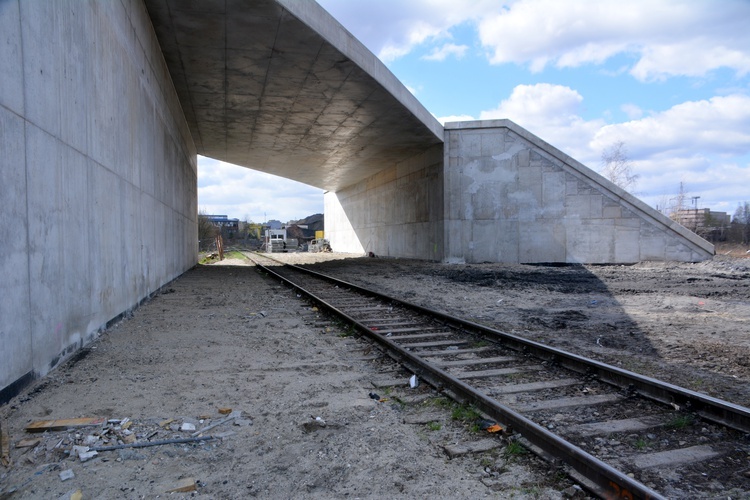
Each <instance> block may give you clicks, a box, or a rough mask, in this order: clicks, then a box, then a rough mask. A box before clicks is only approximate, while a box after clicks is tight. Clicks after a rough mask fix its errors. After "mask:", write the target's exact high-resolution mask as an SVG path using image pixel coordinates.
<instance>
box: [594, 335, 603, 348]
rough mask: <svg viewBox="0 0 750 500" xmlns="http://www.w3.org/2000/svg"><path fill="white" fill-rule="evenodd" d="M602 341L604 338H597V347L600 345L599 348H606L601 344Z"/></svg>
mask: <svg viewBox="0 0 750 500" xmlns="http://www.w3.org/2000/svg"><path fill="white" fill-rule="evenodd" d="M601 340H602V338H601V337H597V338H596V345H598V346H599V347H604V346H603V345H602V343H601Z"/></svg>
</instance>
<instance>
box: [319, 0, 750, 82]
mask: <svg viewBox="0 0 750 500" xmlns="http://www.w3.org/2000/svg"><path fill="white" fill-rule="evenodd" d="M320 3H321V5H322V6H323V7H324V8H326V9H328V10H329V11H330V12H332V14H333V15H334V16H335V17H336V18H337V19H338V20H339V22H341V23H342V24H344V25H345V26H346V27H347V28H348V29H349V30H350V31H352V32H353V33H354V35H355V36H356V37H357V38H359V39H360V40H361V41H362V42H363V43H364V44H365V45H366V46H367V47H368V48H369V49H370V50H372V51H373V52H374V53H375V54H376V55H378V56H379V57H380V58H381V59H383V60H384V61H386V62H389V61H393V60H395V59H397V58H399V57H403V56H405V55H406V54H409V53H410V52H412V51H413V50H414V49H415V48H416V47H418V46H420V45H423V44H429V43H435V42H439V41H440V40H445V39H450V38H451V30H452V29H453V28H455V27H457V26H459V25H461V24H463V23H467V22H470V23H474V24H475V25H476V27H477V32H478V36H479V39H480V40H481V43H482V45H483V46H484V47H485V48H486V49H487V51H488V58H489V60H490V62H492V63H494V64H503V63H516V64H524V65H526V64H528V65H529V67H530V69H531V70H532V71H535V72H537V71H541V70H543V69H544V68H545V67H546V66H547V65H550V64H553V65H555V66H557V67H560V68H566V67H578V66H581V65H584V64H602V63H604V62H605V61H607V60H608V59H610V58H612V57H613V56H615V55H619V54H622V55H625V56H627V57H629V58H632V59H633V62H632V64H631V65H630V67H629V71H630V73H631V74H632V76H633V77H635V78H636V79H638V80H640V81H652V80H663V79H665V78H668V77H672V76H680V75H683V76H693V77H700V76H704V75H706V74H707V73H709V72H710V71H712V70H716V69H718V68H730V69H731V70H733V71H734V72H735V73H736V74H737V75H738V76H742V75H746V74H748V73H750V53H749V52H748V47H750V30H748V29H747V27H746V24H747V20H748V19H750V2H747V1H746V0H726V1H724V2H722V3H721V4H720V6H717V4H716V3H714V2H708V1H698V2H696V1H694V0H660V1H658V2H654V1H652V0H631V1H629V2H622V1H621V0H597V1H596V2H581V1H580V0H518V1H500V2H498V1H494V0H482V1H473V2H468V3H467V2H456V1H454V0H410V1H409V2H401V1H398V0H379V1H372V2H362V1H358V2H352V1H351V0H320ZM446 47H447V45H446ZM432 50H433V52H432V53H431V55H430V56H427V58H429V57H445V55H442V53H441V51H440V48H439V47H435V48H433V49H432ZM446 55H447V54H446Z"/></svg>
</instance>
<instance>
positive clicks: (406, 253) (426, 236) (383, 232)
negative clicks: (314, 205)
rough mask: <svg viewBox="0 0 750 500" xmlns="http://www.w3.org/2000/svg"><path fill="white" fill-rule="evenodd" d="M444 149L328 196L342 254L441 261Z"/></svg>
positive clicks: (328, 215)
mask: <svg viewBox="0 0 750 500" xmlns="http://www.w3.org/2000/svg"><path fill="white" fill-rule="evenodd" d="M442 170H443V147H442V145H439V146H434V147H432V148H431V149H429V150H428V151H427V152H425V153H422V154H418V155H416V156H413V157H412V158H409V159H407V160H404V161H402V162H399V163H397V164H396V165H393V166H392V167H389V168H387V169H385V170H383V171H382V172H380V173H379V174H377V175H374V176H372V177H370V178H369V179H366V180H364V181H362V182H359V183H357V184H355V185H353V186H350V187H348V188H346V189H343V190H341V191H338V192H335V193H334V192H328V193H326V194H325V197H324V203H325V228H326V237H327V238H328V239H329V240H330V242H331V246H332V247H333V250H334V251H336V252H349V253H366V252H373V253H375V254H376V255H378V256H389V257H405V258H418V259H428V260H440V259H441V258H442V255H443V248H442V241H443V226H442V220H441V219H442V214H443V194H442V186H443V175H442Z"/></svg>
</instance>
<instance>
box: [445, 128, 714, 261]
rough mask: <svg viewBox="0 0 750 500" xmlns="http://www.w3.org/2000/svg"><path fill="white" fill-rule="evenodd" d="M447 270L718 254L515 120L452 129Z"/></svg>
mask: <svg viewBox="0 0 750 500" xmlns="http://www.w3.org/2000/svg"><path fill="white" fill-rule="evenodd" d="M445 129H446V130H445V165H446V172H445V260H447V261H453V262H522V263H533V262H550V263H551V262H567V263H633V262H639V261H644V260H658V261H665V260H666V261H688V262H695V261H701V260H705V259H709V258H711V256H712V255H713V253H714V249H713V245H711V244H710V243H708V242H707V241H705V240H703V239H702V238H700V237H698V236H697V235H695V234H694V233H692V232H690V231H688V230H686V229H685V228H684V227H682V226H680V225H679V224H677V223H675V222H673V221H671V220H670V219H669V218H667V217H665V216H664V215H662V214H661V213H659V212H657V211H656V210H654V209H652V208H650V207H648V206H647V205H645V204H644V203H643V202H641V201H640V200H638V199H637V198H635V197H633V196H631V195H630V194H628V193H626V192H625V191H623V190H622V189H620V188H618V187H617V186H615V185H614V184H612V183H611V182H609V181H608V180H606V179H604V178H603V177H602V176H600V175H599V174H597V173H595V172H593V171H592V170H590V169H588V168H587V167H585V166H584V165H582V164H581V163H579V162H577V161H575V160H574V159H572V158H570V157H569V156H567V155H566V154H564V153H562V152H561V151H559V150H558V149H556V148H554V147H552V146H550V145H549V144H547V143H545V142H544V141H542V140H541V139H539V138H538V137H536V136H534V135H533V134H531V133H529V132H528V131H526V130H524V129H522V128H521V127H519V126H518V125H516V124H514V123H512V122H510V121H508V120H493V121H476V122H458V123H448V124H446V125H445Z"/></svg>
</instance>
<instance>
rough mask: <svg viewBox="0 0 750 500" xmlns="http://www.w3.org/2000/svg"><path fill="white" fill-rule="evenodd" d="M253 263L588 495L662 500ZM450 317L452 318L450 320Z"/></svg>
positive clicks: (360, 290)
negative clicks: (557, 463) (503, 429)
mask: <svg viewBox="0 0 750 500" xmlns="http://www.w3.org/2000/svg"><path fill="white" fill-rule="evenodd" d="M256 265H258V266H259V267H261V268H262V269H263V270H265V271H266V272H268V273H269V274H272V275H273V276H276V277H277V278H279V279H281V280H282V281H283V282H285V283H288V284H289V285H290V286H292V287H293V288H294V289H296V290H297V291H299V292H301V293H302V294H304V295H306V296H307V297H309V298H310V299H312V300H314V301H315V302H317V303H318V304H319V305H320V306H322V307H323V308H325V309H326V310H328V311H330V312H331V313H333V314H335V315H337V316H339V317H341V318H343V319H345V320H346V321H348V322H350V323H352V324H353V325H355V327H356V328H357V329H358V330H359V331H360V332H361V333H362V334H364V335H365V336H367V337H368V338H370V339H372V340H374V341H375V342H377V343H379V344H381V345H383V346H384V347H385V348H386V349H388V350H389V351H390V352H391V353H395V355H396V356H397V357H399V358H400V359H401V360H405V364H406V365H407V367H408V368H409V369H410V370H411V371H413V372H414V373H416V374H417V375H418V376H419V377H420V378H423V379H424V380H426V381H427V382H429V383H430V384H431V385H433V386H434V387H437V388H439V389H441V390H445V389H447V390H449V391H450V392H451V393H453V394H454V395H455V396H457V397H458V399H460V400H462V401H468V402H471V403H472V404H474V405H475V406H476V407H477V408H479V409H480V410H482V411H483V412H485V413H486V414H487V415H489V416H490V417H492V418H494V419H496V420H498V421H500V422H502V423H504V424H506V425H509V426H511V428H512V429H514V430H516V431H518V432H520V434H521V435H523V437H524V438H525V439H526V440H528V441H529V442H530V443H531V444H533V445H534V446H536V447H538V448H539V449H541V450H543V451H544V452H545V453H549V454H550V455H552V456H553V457H555V458H557V459H560V460H561V461H563V462H564V463H566V464H567V465H568V466H569V467H571V468H572V469H574V470H575V471H576V472H577V473H578V474H580V475H581V476H583V477H584V478H585V479H586V480H587V483H588V484H585V486H587V487H588V488H589V489H591V490H592V492H593V493H595V494H597V495H599V496H600V497H602V498H631V499H635V498H643V499H662V498H664V497H662V496H661V495H660V494H659V493H657V492H656V491H654V490H652V489H650V488H648V487H647V486H645V485H644V484H642V483H640V482H638V481H636V480H635V479H633V478H631V477H629V476H627V475H625V474H623V473H622V472H620V471H619V470H617V469H615V468H613V467H611V466H610V465H608V464H606V463H605V462H602V461H601V460H599V459H598V458H596V457H594V456H593V455H591V454H589V453H587V452H586V451H584V450H582V449H581V448H579V447H577V446H575V445H573V444H572V443H569V442H567V441H565V440H564V439H562V438H561V437H559V436H557V435H555V434H553V433H551V432H549V431H548V430H547V429H545V428H544V427H542V426H540V425H538V424H536V423H535V422H533V421H532V420H530V419H528V418H526V417H524V416H523V415H521V414H520V413H518V412H516V411H515V410H513V409H511V408H509V407H507V406H505V405H503V404H501V403H499V402H498V401H497V400H495V399H493V398H491V397H489V396H487V395H486V394H484V393H483V392H481V391H479V390H477V389H476V388H474V387H472V386H470V385H469V384H466V383H464V382H463V381H461V380H459V379H458V378H456V377H453V376H452V375H450V374H449V373H447V372H445V371H444V370H441V369H440V368H438V367H436V366H433V365H431V364H430V363H427V362H426V361H424V360H423V359H422V358H421V357H419V356H417V355H415V354H414V353H412V352H410V351H407V350H406V349H404V348H403V347H400V346H399V345H398V344H396V343H395V342H393V341H392V340H390V339H389V338H387V337H384V336H382V335H379V334H377V333H375V332H373V331H372V330H371V329H370V328H368V327H367V326H366V325H365V324H363V323H361V322H359V321H358V320H356V319H355V318H353V317H351V316H349V315H348V314H347V313H345V312H344V311H342V310H340V309H338V308H337V307H335V306H334V305H332V304H330V303H329V302H327V301H326V300H325V299H323V298H321V297H318V296H317V295H315V294H314V293H313V292H311V291H309V290H307V289H305V288H304V287H303V286H301V285H299V284H297V283H294V282H293V281H291V280H289V279H287V278H285V277H284V276H283V275H281V274H280V273H277V272H275V271H273V270H271V269H270V268H269V267H266V266H263V265H261V264H259V263H257V262H256ZM286 266H288V267H289V268H293V269H297V270H300V271H302V272H305V273H312V274H314V275H316V276H318V277H320V278H323V279H325V280H327V281H329V282H333V283H336V284H338V285H340V286H341V285H343V286H346V287H349V288H352V289H354V290H357V291H359V292H361V293H365V294H368V295H373V296H377V297H379V298H382V299H385V300H390V301H392V302H395V303H398V304H403V305H405V306H407V307H415V308H417V309H419V310H421V311H422V312H425V313H427V314H430V315H433V314H434V312H432V311H430V310H429V309H427V308H422V307H421V306H415V305H414V304H408V303H404V302H403V301H400V300H398V299H394V298H392V297H388V296H386V295H383V294H380V293H378V292H373V291H371V290H367V289H363V288H361V287H358V286H356V285H353V284H351V283H347V282H345V281H342V280H338V279H336V278H332V277H330V276H326V275H323V274H320V273H315V272H313V271H310V270H308V269H304V268H300V267H298V266H289V265H286ZM438 316H440V317H442V318H444V319H448V318H450V317H449V316H447V315H445V314H442V313H441V314H438ZM450 319H451V320H453V319H454V318H450Z"/></svg>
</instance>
